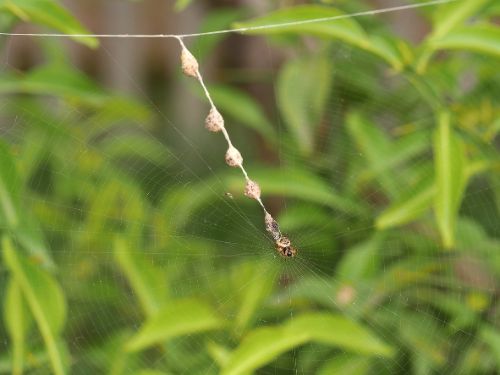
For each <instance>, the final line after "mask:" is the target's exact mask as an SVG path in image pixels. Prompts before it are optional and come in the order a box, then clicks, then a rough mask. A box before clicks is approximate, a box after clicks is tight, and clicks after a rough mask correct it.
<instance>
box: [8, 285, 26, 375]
mask: <svg viewBox="0 0 500 375" xmlns="http://www.w3.org/2000/svg"><path fill="white" fill-rule="evenodd" d="M4 303H5V305H4V317H5V327H6V329H7V331H8V333H9V336H10V339H11V341H12V374H13V375H18V374H22V372H23V367H24V354H25V351H26V349H25V348H26V342H25V339H26V335H27V334H28V330H29V325H30V317H29V316H28V314H27V312H28V311H27V307H26V303H25V301H24V300H23V296H22V294H21V286H20V285H19V283H18V282H17V281H16V280H15V279H14V278H10V279H9V282H8V284H7V292H6V293H5V302H4Z"/></svg>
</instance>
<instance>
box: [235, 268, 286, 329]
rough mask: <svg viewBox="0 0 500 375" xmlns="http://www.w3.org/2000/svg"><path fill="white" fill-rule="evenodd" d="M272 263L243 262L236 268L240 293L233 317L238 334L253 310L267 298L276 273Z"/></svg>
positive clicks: (252, 314) (245, 325) (252, 313)
mask: <svg viewBox="0 0 500 375" xmlns="http://www.w3.org/2000/svg"><path fill="white" fill-rule="evenodd" d="M272 267H273V265H272V264H269V263H265V264H254V263H243V264H242V265H240V266H239V267H237V268H236V272H237V275H236V276H237V281H238V284H235V285H243V286H244V287H241V288H239V291H238V294H239V295H240V301H239V304H238V305H239V309H238V312H237V313H236V317H235V318H234V329H235V331H236V333H238V334H240V333H241V332H242V331H243V330H244V329H245V328H246V327H247V326H248V325H249V322H250V321H251V319H252V317H253V316H254V314H255V311H256V310H257V309H258V308H259V306H260V304H261V303H262V301H263V300H264V299H265V298H267V297H268V296H269V295H270V294H271V292H272V290H273V286H274V281H275V279H276V276H277V275H278V273H277V272H276V270H274V269H273V268H272Z"/></svg>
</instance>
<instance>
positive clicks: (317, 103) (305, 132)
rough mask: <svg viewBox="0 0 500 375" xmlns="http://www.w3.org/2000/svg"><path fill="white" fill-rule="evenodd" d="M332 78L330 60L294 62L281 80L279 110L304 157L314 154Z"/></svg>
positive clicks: (319, 57) (283, 70) (286, 69)
mask: <svg viewBox="0 0 500 375" xmlns="http://www.w3.org/2000/svg"><path fill="white" fill-rule="evenodd" d="M332 77H333V74H332V64H331V62H330V59H328V57H327V56H313V57H302V58H299V59H296V60H291V61H289V62H287V64H286V65H285V66H284V67H283V68H282V69H281V71H280V74H279V76H278V83H277V101H278V107H279V109H280V111H281V114H282V115H283V117H284V119H285V124H286V125H287V126H288V128H289V130H290V132H291V133H292V134H293V136H294V138H295V141H296V143H297V145H298V146H299V149H300V151H301V152H302V153H303V154H311V153H312V152H313V150H314V136H315V130H316V129H317V128H318V125H319V121H320V120H321V115H322V114H323V109H324V106H325V104H326V101H327V99H328V94H329V92H330V87H331V83H332Z"/></svg>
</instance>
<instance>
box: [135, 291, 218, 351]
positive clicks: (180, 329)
mask: <svg viewBox="0 0 500 375" xmlns="http://www.w3.org/2000/svg"><path fill="white" fill-rule="evenodd" d="M222 325H223V322H222V320H221V319H220V318H219V317H218V316H217V314H216V313H215V311H213V309H212V308H211V307H210V306H208V305H207V304H205V303H203V302H200V301H197V300H184V301H176V302H171V303H170V304H168V305H167V306H166V307H164V308H162V309H161V310H160V311H158V313H157V314H155V315H154V316H153V317H151V318H149V319H148V320H146V322H145V323H144V325H143V326H142V327H141V328H140V329H139V331H138V332H137V333H136V334H135V335H134V336H133V337H132V338H131V339H130V341H129V342H128V344H127V349H128V350H129V351H139V350H143V349H146V348H148V347H149V346H151V345H154V344H159V343H163V342H165V341H168V340H171V339H173V338H175V337H178V336H183V335H193V334H196V333H202V332H206V331H210V330H214V329H218V328H220V327H222Z"/></svg>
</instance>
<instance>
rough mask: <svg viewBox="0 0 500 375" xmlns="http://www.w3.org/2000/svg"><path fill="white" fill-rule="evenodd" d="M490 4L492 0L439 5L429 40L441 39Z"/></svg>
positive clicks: (471, 0) (462, 0)
mask: <svg viewBox="0 0 500 375" xmlns="http://www.w3.org/2000/svg"><path fill="white" fill-rule="evenodd" d="M490 2H492V0H461V1H454V2H451V3H449V4H444V5H441V7H440V8H439V10H438V11H436V13H435V16H436V17H435V20H434V29H433V30H432V33H431V34H430V36H429V38H430V39H438V38H442V37H443V36H445V35H446V34H448V33H449V32H450V31H451V30H453V28H454V27H456V26H457V25H459V24H461V23H462V22H464V21H465V20H467V19H468V18H469V17H471V16H473V15H474V14H475V13H477V12H478V11H479V10H480V9H481V8H483V7H484V6H485V5H486V4H488V3H490Z"/></svg>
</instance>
